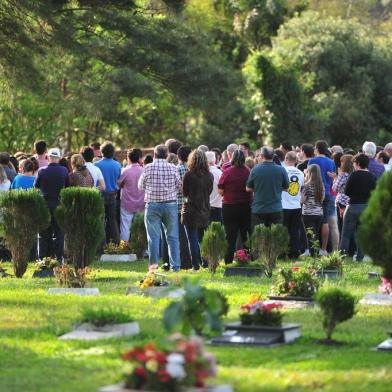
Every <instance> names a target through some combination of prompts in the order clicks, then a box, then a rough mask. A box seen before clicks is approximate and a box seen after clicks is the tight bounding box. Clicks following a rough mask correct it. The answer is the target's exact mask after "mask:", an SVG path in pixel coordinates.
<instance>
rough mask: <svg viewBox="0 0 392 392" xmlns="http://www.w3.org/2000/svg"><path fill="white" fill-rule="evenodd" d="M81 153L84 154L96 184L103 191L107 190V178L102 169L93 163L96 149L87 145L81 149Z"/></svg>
mask: <svg viewBox="0 0 392 392" xmlns="http://www.w3.org/2000/svg"><path fill="white" fill-rule="evenodd" d="M80 153H81V154H82V156H83V158H84V160H85V162H86V167H87V169H88V171H89V172H90V174H91V177H92V178H93V180H94V186H95V187H97V188H98V189H99V190H100V191H101V192H103V191H104V190H105V180H104V178H103V174H102V172H101V169H99V167H98V166H95V165H94V164H93V160H94V150H93V149H92V148H91V147H88V146H85V147H83V148H82V149H81V150H80Z"/></svg>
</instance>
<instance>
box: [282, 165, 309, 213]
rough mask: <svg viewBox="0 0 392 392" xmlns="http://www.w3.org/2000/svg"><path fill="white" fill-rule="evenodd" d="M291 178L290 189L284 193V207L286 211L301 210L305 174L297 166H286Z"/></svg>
mask: <svg viewBox="0 0 392 392" xmlns="http://www.w3.org/2000/svg"><path fill="white" fill-rule="evenodd" d="M285 169H286V171H287V175H288V177H289V189H288V191H287V192H282V207H283V209H284V210H295V209H297V208H301V189H302V187H303V186H304V174H303V173H302V172H301V170H299V169H297V168H296V167H295V166H286V167H285Z"/></svg>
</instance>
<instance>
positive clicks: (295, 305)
mask: <svg viewBox="0 0 392 392" xmlns="http://www.w3.org/2000/svg"><path fill="white" fill-rule="evenodd" d="M268 298H269V299H270V300H271V301H273V302H277V303H279V304H282V305H283V307H284V308H287V309H304V308H310V307H313V306H314V301H312V300H311V299H309V298H301V297H281V296H275V295H270V296H268Z"/></svg>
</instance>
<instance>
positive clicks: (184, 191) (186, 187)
mask: <svg viewBox="0 0 392 392" xmlns="http://www.w3.org/2000/svg"><path fill="white" fill-rule="evenodd" d="M189 184H190V180H189V172H186V173H185V174H184V177H183V178H182V195H183V196H184V197H188V196H189V194H190V193H191V192H190V191H191V189H190V187H189Z"/></svg>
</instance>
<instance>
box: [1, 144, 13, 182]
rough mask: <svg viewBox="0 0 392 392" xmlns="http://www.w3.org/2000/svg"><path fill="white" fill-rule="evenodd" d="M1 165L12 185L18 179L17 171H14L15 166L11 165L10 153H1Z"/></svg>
mask: <svg viewBox="0 0 392 392" xmlns="http://www.w3.org/2000/svg"><path fill="white" fill-rule="evenodd" d="M0 165H1V166H3V168H4V171H5V174H6V176H7V178H8V180H9V181H10V183H11V184H12V181H14V178H15V177H16V171H15V170H14V169H12V167H13V166H12V164H11V163H10V154H8V152H0Z"/></svg>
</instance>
